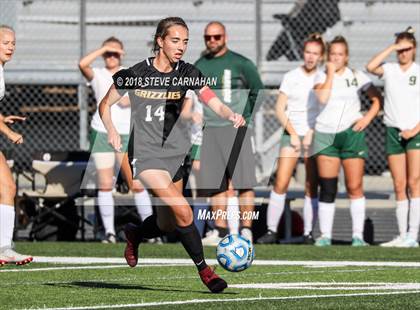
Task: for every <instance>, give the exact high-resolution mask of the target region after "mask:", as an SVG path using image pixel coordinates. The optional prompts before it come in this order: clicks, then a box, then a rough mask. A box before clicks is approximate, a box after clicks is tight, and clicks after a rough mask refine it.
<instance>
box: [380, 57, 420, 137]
mask: <svg viewBox="0 0 420 310" xmlns="http://www.w3.org/2000/svg"><path fill="white" fill-rule="evenodd" d="M382 68H383V70H384V74H383V75H382V79H383V80H384V82H385V106H384V111H385V116H384V123H385V125H386V126H388V127H396V128H399V129H400V130H406V129H412V128H414V127H416V125H417V124H418V123H419V122H420V86H419V85H420V84H419V83H420V66H419V65H418V64H416V63H413V64H412V65H411V67H410V68H408V70H407V71H405V72H404V71H402V70H401V67H400V65H399V64H398V63H386V64H384V65H383V66H382Z"/></svg>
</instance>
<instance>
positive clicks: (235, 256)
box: [216, 235, 255, 272]
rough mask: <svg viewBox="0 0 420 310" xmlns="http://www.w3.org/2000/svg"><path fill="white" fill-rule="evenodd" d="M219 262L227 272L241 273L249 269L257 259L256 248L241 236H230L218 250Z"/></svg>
mask: <svg viewBox="0 0 420 310" xmlns="http://www.w3.org/2000/svg"><path fill="white" fill-rule="evenodd" d="M216 256H217V261H218V262H219V264H220V266H222V267H223V268H224V269H226V270H227V271H233V272H239V271H243V270H245V269H247V268H249V267H250V266H251V264H252V261H253V260H254V257H255V252H254V247H253V245H252V243H251V241H249V240H248V239H247V238H245V237H244V236H241V235H228V236H226V237H224V238H223V239H222V240H220V242H219V244H218V245H217V249H216Z"/></svg>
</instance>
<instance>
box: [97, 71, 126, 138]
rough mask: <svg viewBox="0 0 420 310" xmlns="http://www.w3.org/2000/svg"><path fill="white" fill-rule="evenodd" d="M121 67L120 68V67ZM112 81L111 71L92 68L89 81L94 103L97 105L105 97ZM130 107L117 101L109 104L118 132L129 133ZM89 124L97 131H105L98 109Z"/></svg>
mask: <svg viewBox="0 0 420 310" xmlns="http://www.w3.org/2000/svg"><path fill="white" fill-rule="evenodd" d="M121 69H122V68H121ZM113 83H114V81H113V79H112V73H111V72H109V71H108V69H106V68H93V79H92V81H90V84H91V86H92V89H93V92H94V94H95V99H96V104H97V107H99V104H100V103H101V100H102V99H103V98H104V97H105V95H106V93H107V92H108V90H109V88H110V87H111V85H112V84H113ZM130 117H131V108H130V107H121V106H120V105H119V104H118V103H115V104H113V105H112V106H111V119H112V123H113V124H114V126H115V129H116V130H117V132H118V133H119V134H122V135H128V134H130ZM90 126H91V127H92V128H93V129H95V130H96V131H99V132H106V129H105V126H104V124H103V123H102V120H101V117H100V116H99V109H98V108H97V109H96V112H95V114H94V115H93V117H92V121H91V123H90Z"/></svg>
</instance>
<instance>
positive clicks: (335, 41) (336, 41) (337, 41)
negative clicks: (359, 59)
mask: <svg viewBox="0 0 420 310" xmlns="http://www.w3.org/2000/svg"><path fill="white" fill-rule="evenodd" d="M333 44H343V45H344V46H345V47H346V53H347V55H349V54H350V49H349V44H348V43H347V40H346V38H344V37H343V36H336V37H335V38H334V39H332V40H331V41H330V42H328V45H327V52H328V54H329V53H330V52H331V46H332V45H333Z"/></svg>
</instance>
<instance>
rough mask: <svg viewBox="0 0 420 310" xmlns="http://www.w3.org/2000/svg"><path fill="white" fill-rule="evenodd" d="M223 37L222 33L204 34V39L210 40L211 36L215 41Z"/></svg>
mask: <svg viewBox="0 0 420 310" xmlns="http://www.w3.org/2000/svg"><path fill="white" fill-rule="evenodd" d="M222 37H223V34H215V35H209V34H206V35H204V40H206V41H211V38H213V39H214V40H216V41H219V40H220V39H221V38H222Z"/></svg>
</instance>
